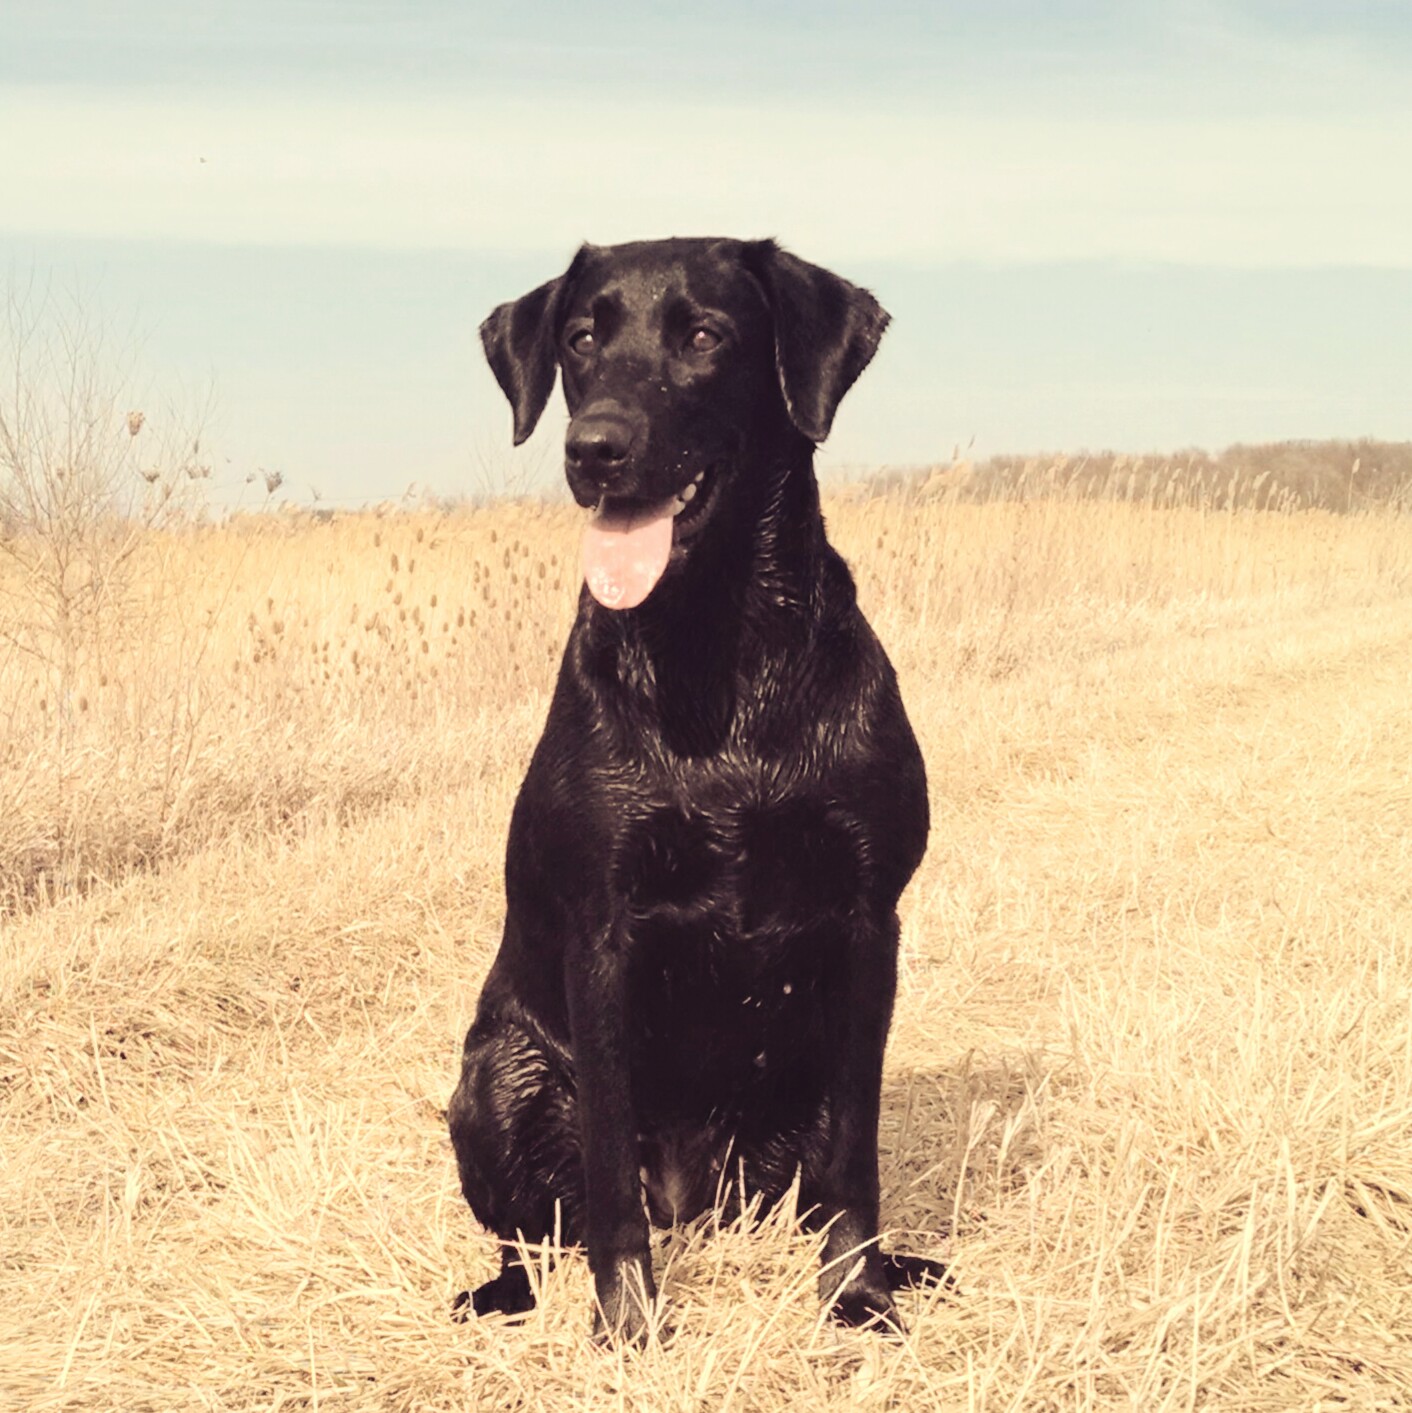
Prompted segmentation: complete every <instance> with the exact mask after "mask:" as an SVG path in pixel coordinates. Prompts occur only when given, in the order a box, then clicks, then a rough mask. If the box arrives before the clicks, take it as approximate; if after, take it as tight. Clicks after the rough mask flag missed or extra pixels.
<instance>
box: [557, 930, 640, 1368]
mask: <svg viewBox="0 0 1412 1413" xmlns="http://www.w3.org/2000/svg"><path fill="white" fill-rule="evenodd" d="M627 950H628V949H627V936H626V929H625V927H624V926H623V924H622V923H621V922H615V923H613V924H612V925H610V926H609V927H608V928H606V929H605V930H604V931H602V932H600V933H599V934H598V935H597V936H589V937H585V938H583V939H582V941H581V942H580V943H579V944H577V945H575V946H572V947H570V949H569V951H568V954H567V957H566V963H567V968H568V974H567V976H566V978H565V980H566V989H567V993H568V1001H569V1026H570V1030H571V1033H572V1043H573V1054H574V1066H575V1069H576V1071H577V1078H578V1114H579V1130H580V1136H581V1139H582V1143H583V1170H584V1199H585V1221H584V1241H585V1244H586V1245H587V1247H588V1264H589V1269H590V1270H591V1271H592V1272H593V1283H594V1289H595V1291H596V1293H597V1296H598V1309H597V1312H596V1314H595V1317H594V1325H593V1329H594V1336H595V1337H596V1338H598V1339H609V1340H622V1341H625V1342H631V1343H641V1342H643V1341H644V1340H645V1339H646V1337H647V1334H648V1330H649V1328H650V1322H649V1312H650V1308H651V1304H652V1301H653V1299H654V1298H655V1296H656V1286H655V1285H654V1284H653V1281H652V1258H651V1253H650V1251H649V1248H648V1241H647V1218H646V1215H645V1214H644V1212H643V1209H642V1182H641V1178H640V1176H639V1172H638V1161H637V1122H636V1117H635V1114H634V1112H633V1102H632V1085H631V1074H630V1070H629V1062H628V1061H629V1057H628V1016H627V975H626V973H627Z"/></svg>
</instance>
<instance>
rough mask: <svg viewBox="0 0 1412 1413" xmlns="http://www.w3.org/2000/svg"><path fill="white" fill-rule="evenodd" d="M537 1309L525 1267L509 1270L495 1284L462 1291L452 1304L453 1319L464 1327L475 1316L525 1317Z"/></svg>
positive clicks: (490, 1281) (487, 1283) (497, 1277)
mask: <svg viewBox="0 0 1412 1413" xmlns="http://www.w3.org/2000/svg"><path fill="white" fill-rule="evenodd" d="M533 1309H534V1291H533V1290H531V1289H530V1283H529V1277H528V1276H527V1275H526V1274H525V1268H524V1267H523V1266H518V1265H516V1266H507V1267H506V1268H505V1269H504V1270H503V1271H501V1272H500V1274H499V1275H498V1276H496V1277H495V1279H494V1280H489V1281H486V1282H485V1284H484V1285H478V1286H477V1287H476V1288H475V1289H474V1290H463V1291H462V1292H461V1293H460V1294H459V1295H458V1296H457V1297H456V1299H455V1300H453V1301H452V1302H451V1318H452V1319H453V1320H455V1321H456V1322H457V1324H465V1322H466V1321H467V1320H469V1319H470V1317H471V1315H472V1314H475V1315H494V1314H501V1315H512V1316H514V1315H524V1314H526V1313H527V1312H528V1311H530V1310H533Z"/></svg>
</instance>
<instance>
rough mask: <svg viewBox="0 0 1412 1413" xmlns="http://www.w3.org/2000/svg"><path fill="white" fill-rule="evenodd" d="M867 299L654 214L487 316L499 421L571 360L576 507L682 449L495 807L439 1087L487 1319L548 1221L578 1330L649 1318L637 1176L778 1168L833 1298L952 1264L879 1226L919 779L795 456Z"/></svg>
mask: <svg viewBox="0 0 1412 1413" xmlns="http://www.w3.org/2000/svg"><path fill="white" fill-rule="evenodd" d="M887 317H888V316H887V315H886V314H885V313H884V312H883V310H882V308H881V307H880V306H879V305H878V303H877V302H876V301H875V300H874V299H873V297H872V296H871V295H870V294H869V293H868V292H867V291H865V290H862V289H859V288H858V287H856V286H854V285H852V284H849V283H848V282H847V281H845V280H842V279H840V278H839V277H838V276H836V275H833V274H831V273H829V272H828V271H826V270H823V269H820V268H819V267H817V266H814V265H810V264H807V263H805V262H804V261H802V260H799V259H797V258H795V257H794V256H792V255H789V254H787V253H785V252H784V251H782V250H780V249H779V248H778V247H776V246H775V245H774V244H773V243H772V242H769V241H757V242H740V241H732V240H671V241H656V242H642V243H638V244H633V245H622V246H615V247H606V248H595V247H589V246H586V247H584V248H583V249H582V250H580V251H579V253H578V255H577V256H576V257H575V258H574V261H573V263H572V265H571V266H570V268H569V270H568V271H567V272H566V273H565V274H564V275H563V276H561V277H560V278H559V279H557V280H552V281H550V282H549V283H548V284H545V285H542V286H540V287H539V288H538V289H536V290H534V291H532V292H531V293H530V294H527V295H525V296H524V297H523V298H521V299H519V300H516V301H514V302H513V303H510V304H505V305H502V306H501V307H500V308H498V309H497V310H495V312H494V313H493V314H492V315H491V316H490V317H489V318H488V319H487V320H486V322H485V324H484V325H483V326H482V329H481V334H482V338H483V341H484V344H485V350H486V354H487V357H488V358H489V361H490V364H491V367H492V369H493V370H494V372H495V374H496V377H497V379H498V381H499V382H500V385H501V387H502V388H503V389H504V391H505V393H506V396H507V397H508V398H509V400H510V403H511V406H512V408H513V412H514V425H515V440H516V441H517V442H519V441H523V440H524V439H525V438H526V437H527V436H529V434H530V433H531V432H532V431H533V430H534V427H535V424H536V422H537V421H538V419H539V416H540V414H541V412H542V411H543V409H544V406H545V403H546V402H547V400H548V398H549V395H550V392H551V391H552V389H553V385H554V379H555V375H556V372H559V371H561V372H562V378H563V386H564V393H565V398H566V401H567V403H568V407H569V411H570V414H571V421H570V425H569V433H568V444H567V451H568V474H569V480H570V485H571V487H572V489H573V491H574V494H575V496H576V498H577V499H578V500H579V501H580V503H581V504H585V505H590V504H593V503H594V502H595V501H597V500H598V498H599V497H600V496H601V495H607V496H608V497H609V498H610V499H611V500H613V501H618V502H627V501H633V500H639V501H656V500H661V499H662V498H663V497H665V496H668V495H671V494H673V493H675V492H678V491H681V490H682V489H683V488H684V487H685V486H686V485H688V484H689V483H691V482H692V480H693V478H694V477H695V476H696V475H697V473H698V472H700V471H702V470H705V472H706V476H705V479H704V480H703V482H702V483H701V490H700V491H699V493H698V500H697V502H693V504H692V506H691V507H690V509H691V511H692V514H691V515H690V516H683V517H682V518H681V520H680V521H679V522H678V523H677V526H676V545H675V548H674V549H673V552H672V558H671V561H670V563H669V565H668V568H667V570H666V572H665V574H664V575H663V577H662V579H661V581H660V582H659V583H658V585H657V586H656V588H655V589H654V591H653V592H652V594H651V595H650V597H649V598H648V599H647V600H646V602H645V603H643V604H642V605H641V607H639V608H636V609H632V610H627V611H619V612H614V611H611V610H609V609H605V608H603V607H601V606H599V605H598V604H597V603H595V602H594V601H593V599H592V598H591V597H590V596H589V594H588V593H587V591H585V592H584V593H583V594H582V596H581V599H580V603H579V610H578V617H577V619H576V621H575V623H574V627H573V630H572V632H571V634H570V637H569V642H568V646H567V648H566V650H565V653H564V659H563V664H562V666H561V669H560V673H559V680H558V685H557V687H556V689H555V692H554V698H553V702H552V704H551V706H550V709H549V718H548V721H547V723H546V725H545V729H544V734H543V736H542V738H541V739H540V742H539V745H538V747H537V749H536V750H535V753H534V757H533V759H532V761H531V763H530V767H529V772H528V774H527V776H526V778H525V781H524V784H523V786H522V787H521V789H520V794H519V798H518V800H517V801H516V804H515V809H514V814H513V817H512V819H511V824H510V838H509V848H508V856H507V860H506V868H505V881H506V894H507V903H508V909H507V915H506V921H505V934H504V940H503V942H502V944H501V948H500V952H499V955H498V956H497V958H496V960H495V964H494V966H493V968H492V970H491V972H490V975H489V977H488V978H487V980H486V983H485V988H484V991H483V992H482V995H481V998H480V1004H479V1008H478V1010H477V1013H476V1017H475V1022H474V1024H473V1025H472V1026H471V1028H470V1032H469V1034H468V1035H467V1037H466V1045H465V1053H464V1061H463V1066H462V1071H461V1080H460V1083H459V1085H458V1086H457V1089H456V1092H455V1094H454V1095H453V1096H452V1099H451V1104H450V1126H451V1137H452V1140H453V1142H454V1144H455V1148H456V1156H457V1160H458V1162H459V1165H460V1173H461V1183H462V1188H463V1190H464V1192H465V1195H466V1200H467V1201H468V1202H469V1203H470V1205H471V1208H472V1210H473V1211H474V1213H475V1215H476V1216H477V1218H478V1219H479V1220H480V1221H481V1222H482V1223H483V1224H485V1225H486V1226H487V1227H489V1228H490V1229H491V1230H493V1231H494V1232H495V1233H496V1234H497V1235H498V1236H499V1237H500V1238H501V1239H502V1241H503V1242H505V1243H507V1244H506V1245H505V1246H504V1247H503V1248H502V1252H503V1262H502V1270H501V1274H500V1275H499V1276H498V1277H496V1278H495V1279H494V1280H491V1281H488V1282H487V1283H486V1284H484V1285H482V1286H481V1287H480V1288H479V1289H477V1290H476V1291H475V1292H474V1294H473V1296H471V1297H470V1298H469V1303H470V1304H471V1305H472V1306H473V1307H474V1309H475V1310H476V1311H477V1312H478V1313H481V1312H485V1311H489V1310H501V1311H511V1312H516V1311H523V1310H525V1309H528V1308H529V1307H530V1306H531V1305H532V1304H533V1296H532V1293H531V1290H530V1286H529V1281H528V1279H527V1277H526V1274H525V1272H524V1270H523V1269H522V1268H521V1267H520V1266H519V1265H518V1263H517V1258H516V1255H515V1251H514V1248H513V1246H511V1245H509V1244H508V1243H510V1242H513V1241H514V1240H515V1239H516V1238H517V1237H518V1238H523V1239H525V1240H528V1241H540V1240H543V1239H546V1238H550V1237H552V1236H554V1235H555V1234H556V1232H557V1233H558V1234H559V1235H560V1236H561V1237H562V1238H563V1239H564V1240H565V1241H567V1242H571V1243H581V1244H583V1245H585V1246H586V1247H587V1250H588V1259H589V1264H590V1267H591V1269H592V1272H593V1275H594V1280H595V1286H596V1290H597V1296H598V1303H599V1307H600V1309H599V1313H598V1317H597V1328H598V1329H599V1331H600V1332H601V1333H605V1334H609V1335H613V1336H620V1337H624V1338H640V1337H642V1335H643V1334H644V1332H645V1329H646V1327H647V1313H646V1311H645V1310H644V1309H643V1308H642V1296H643V1295H646V1296H647V1297H649V1298H650V1297H651V1296H652V1294H653V1292H654V1286H653V1280H652V1268H651V1260H650V1256H649V1250H648V1216H647V1215H645V1213H644V1200H645V1205H646V1208H647V1213H649V1214H650V1216H651V1219H652V1220H653V1221H655V1222H658V1223H666V1222H671V1221H674V1220H675V1221H682V1220H687V1219H689V1218H691V1217H693V1216H695V1215H697V1214H698V1213H699V1212H701V1211H702V1210H703V1209H705V1208H706V1207H708V1206H709V1205H710V1204H711V1203H712V1202H713V1201H714V1200H716V1198H717V1197H718V1195H719V1194H725V1195H726V1197H727V1198H729V1197H730V1196H731V1194H733V1193H735V1192H738V1191H739V1189H740V1186H741V1184H742V1182H743V1184H744V1187H745V1189H746V1190H747V1191H753V1192H759V1193H761V1194H762V1195H763V1197H764V1199H765V1201H766V1203H769V1202H771V1201H774V1200H776V1199H777V1198H778V1197H780V1196H781V1195H782V1194H783V1193H784V1192H785V1191H786V1190H787V1189H788V1187H789V1186H790V1184H791V1183H792V1182H793V1180H794V1179H795V1177H796V1174H797V1175H798V1176H799V1179H800V1204H801V1209H808V1210H809V1211H810V1213H811V1215H810V1218H809V1220H811V1221H812V1222H814V1223H816V1224H818V1225H820V1226H823V1225H827V1227H828V1236H827V1238H826V1243H825V1248H824V1259H825V1263H826V1264H825V1271H824V1275H823V1276H822V1278H821V1291H822V1295H823V1297H824V1299H825V1300H827V1301H828V1302H829V1303H830V1306H831V1308H832V1309H833V1311H834V1313H835V1314H836V1315H837V1316H838V1317H840V1318H841V1319H843V1320H845V1321H848V1322H851V1323H865V1322H868V1321H872V1320H876V1321H879V1322H882V1323H885V1324H890V1325H893V1326H896V1324H897V1315H896V1309H895V1305H894V1302H893V1298H892V1295H891V1289H893V1288H895V1287H896V1286H897V1285H899V1284H904V1283H911V1282H913V1281H915V1280H917V1279H925V1278H928V1277H930V1278H937V1277H939V1276H940V1274H941V1273H940V1268H939V1267H937V1266H936V1264H935V1263H932V1262H926V1261H922V1260H920V1259H919V1258H914V1257H908V1258H904V1257H896V1256H885V1255H884V1254H883V1253H882V1252H881V1251H880V1250H879V1249H878V1246H877V1242H876V1237H877V1235H878V1158H877V1129H878V1107H879V1093H880V1086H881V1078H882V1056H883V1045H884V1042H885V1039H886V1036H887V1031H888V1025H889V1023H890V1019H891V1014H892V1004H893V994H894V989H895V984H896V970H897V967H896V958H897V914H896V907H897V900H898V896H899V894H900V893H901V892H902V889H903V888H904V887H905V886H906V884H907V881H908V879H909V878H910V877H911V876H912V873H913V871H914V869H915V868H916V867H917V864H918V862H919V860H920V859H921V857H922V853H923V850H924V849H925V846H926V838H927V823H928V819H927V791H926V778H925V774H924V771H923V766H922V758H921V755H920V753H919V751H918V749H917V744H916V741H915V740H914V738H913V735H912V731H911V729H910V727H909V725H908V722H907V717H906V714H905V713H904V711H903V707H902V701H901V698H900V696H899V695H898V689H897V682H896V678H895V676H894V674H893V671H892V667H891V665H890V664H889V662H888V660H887V657H886V655H885V654H884V652H883V649H882V647H881V646H880V645H879V643H878V640H877V638H876V637H874V635H873V633H872V630H871V629H870V628H869V626H868V624H867V622H866V621H865V619H864V618H863V615H862V613H861V612H859V609H858V606H857V603H856V601H855V596H854V588H853V581H852V578H851V577H850V575H849V572H848V569H847V568H846V566H845V565H844V563H843V561H842V559H840V557H839V556H838V555H837V554H836V553H835V552H834V550H833V549H832V548H831V547H830V546H829V544H828V542H827V540H826V539H825V535H824V523H823V519H822V517H821V515H820V513H819V498H818V489H817V485H816V482H815V478H814V469H813V452H814V444H815V442H817V441H820V440H822V439H823V438H824V437H825V436H826V435H827V434H828V430H829V426H830V423H831V422H832V420H833V415H834V412H835V410H836V408H837V406H838V403H839V401H840V399H841V398H842V397H843V395H844V394H845V393H846V392H847V390H848V388H849V387H850V386H851V385H852V383H853V381H854V380H855V379H856V378H857V377H858V375H859V374H860V373H861V372H862V371H863V369H864V368H865V367H866V366H867V363H868V361H869V360H870V359H871V357H872V355H873V352H874V350H875V348H876V347H877V343H878V340H879V338H880V337H881V335H882V332H883V329H884V328H885V327H886V324H887ZM702 329H704V330H705V331H706V335H707V336H706V337H704V338H703V337H702V336H701V335H700V334H699V333H698V330H702ZM585 332H586V333H587V334H589V335H590V336H591V337H590V338H587V339H585V338H583V337H581V336H582V335H583V334H584V333H585ZM712 340H715V342H712ZM703 344H704V345H705V346H704V347H703V346H702V345H703ZM698 502H699V504H698ZM855 1248H860V1249H861V1252H860V1254H861V1256H862V1266H861V1269H860V1270H859V1271H858V1272H857V1273H856V1274H854V1275H852V1276H849V1271H850V1269H851V1267H852V1266H853V1265H854V1264H855V1261H856V1258H855V1257H852V1256H848V1257H847V1259H843V1258H845V1256H846V1253H849V1252H852V1251H854V1250H855ZM845 1277H847V1279H845ZM462 1303H463V1304H464V1303H467V1302H466V1299H465V1297H463V1300H462Z"/></svg>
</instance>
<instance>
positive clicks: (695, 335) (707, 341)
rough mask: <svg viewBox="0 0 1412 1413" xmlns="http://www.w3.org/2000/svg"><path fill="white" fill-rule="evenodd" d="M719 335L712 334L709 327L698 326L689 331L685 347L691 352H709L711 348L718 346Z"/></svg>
mask: <svg viewBox="0 0 1412 1413" xmlns="http://www.w3.org/2000/svg"><path fill="white" fill-rule="evenodd" d="M720 343H721V336H720V335H719V334H713V333H712V332H711V330H710V329H707V328H700V329H693V330H692V331H691V337H690V338H689V339H688V340H687V347H688V348H690V349H691V351H692V352H693V353H710V351H711V350H712V349H713V348H719V347H720Z"/></svg>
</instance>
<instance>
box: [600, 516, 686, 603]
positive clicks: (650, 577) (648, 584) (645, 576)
mask: <svg viewBox="0 0 1412 1413" xmlns="http://www.w3.org/2000/svg"><path fill="white" fill-rule="evenodd" d="M675 508H676V507H675V502H674V501H672V500H664V501H662V502H661V503H660V504H658V505H648V506H642V507H640V508H637V509H633V510H600V511H598V512H597V513H596V514H595V515H594V517H593V519H592V520H591V521H590V522H589V525H588V528H587V529H586V530H585V531H584V532H583V577H584V582H585V583H586V584H587V585H588V591H589V593H591V594H592V595H593V597H594V598H596V599H597V600H598V602H599V603H601V604H602V605H603V607H604V608H636V607H637V606H638V604H640V603H641V602H642V601H643V599H645V598H646V597H647V596H648V594H650V593H651V592H652V590H653V588H654V586H655V585H656V583H657V581H658V579H660V578H661V577H662V571H663V570H664V569H665V568H666V567H667V556H668V555H669V554H671V552H672V511H673V510H674V509H675Z"/></svg>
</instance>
